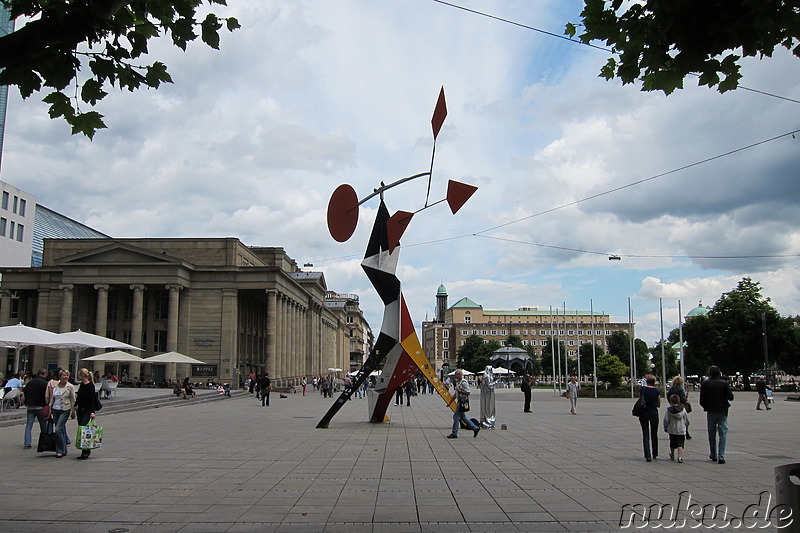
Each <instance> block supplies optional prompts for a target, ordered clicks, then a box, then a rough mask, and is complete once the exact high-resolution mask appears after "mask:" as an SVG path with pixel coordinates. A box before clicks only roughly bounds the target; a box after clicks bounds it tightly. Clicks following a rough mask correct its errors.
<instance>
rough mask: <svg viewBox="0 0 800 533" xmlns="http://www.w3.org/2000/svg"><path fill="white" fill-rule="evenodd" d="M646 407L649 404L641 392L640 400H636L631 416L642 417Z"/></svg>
mask: <svg viewBox="0 0 800 533" xmlns="http://www.w3.org/2000/svg"><path fill="white" fill-rule="evenodd" d="M646 407H647V404H646V403H645V401H644V395H643V394H642V393H641V392H640V393H639V399H638V400H636V403H635V404H633V410H631V414H632V415H633V416H642V415H643V414H644V410H645V408H646Z"/></svg>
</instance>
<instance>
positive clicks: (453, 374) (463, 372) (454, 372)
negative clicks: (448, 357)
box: [447, 370, 474, 376]
mask: <svg viewBox="0 0 800 533" xmlns="http://www.w3.org/2000/svg"><path fill="white" fill-rule="evenodd" d="M447 375H448V376H455V375H456V371H455V370H453V371H452V372H450V373H449V374H447ZM461 375H462V376H473V375H474V374H473V373H472V372H470V371H469V370H462V371H461Z"/></svg>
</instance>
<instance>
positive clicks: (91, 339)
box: [50, 329, 142, 373]
mask: <svg viewBox="0 0 800 533" xmlns="http://www.w3.org/2000/svg"><path fill="white" fill-rule="evenodd" d="M56 336H57V337H58V343H57V344H54V345H53V344H51V345H50V346H51V347H55V348H68V349H70V350H72V351H73V352H75V372H76V373H77V371H78V359H79V358H80V354H81V352H82V351H84V350H85V349H87V348H115V349H117V350H120V349H122V350H139V351H141V350H142V349H141V348H137V347H136V346H132V345H130V344H126V343H124V342H122V341H118V340H115V339H109V338H108V337H103V336H101V335H95V334H94V333H86V332H85V331H81V330H80V329H79V330H76V331H69V332H67V333H58V334H57V335H56Z"/></svg>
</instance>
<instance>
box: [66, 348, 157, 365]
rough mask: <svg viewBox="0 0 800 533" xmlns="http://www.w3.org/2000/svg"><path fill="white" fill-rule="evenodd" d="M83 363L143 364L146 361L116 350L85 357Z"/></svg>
mask: <svg viewBox="0 0 800 533" xmlns="http://www.w3.org/2000/svg"><path fill="white" fill-rule="evenodd" d="M81 361H105V362H106V363H141V362H142V361H144V359H142V358H141V357H139V356H138V355H133V354H132V353H128V352H121V351H119V350H115V351H113V352H106V353H101V354H98V355H92V356H90V357H84V358H83V359H81Z"/></svg>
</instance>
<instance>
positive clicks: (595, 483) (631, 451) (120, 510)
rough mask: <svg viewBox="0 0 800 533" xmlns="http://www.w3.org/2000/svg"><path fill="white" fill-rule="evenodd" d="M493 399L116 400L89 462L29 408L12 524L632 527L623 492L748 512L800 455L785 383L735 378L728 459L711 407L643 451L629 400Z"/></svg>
mask: <svg viewBox="0 0 800 533" xmlns="http://www.w3.org/2000/svg"><path fill="white" fill-rule="evenodd" d="M496 398H497V402H496V403H497V423H498V428H497V429H494V430H483V431H481V432H480V434H479V435H478V437H477V438H472V434H471V432H469V431H461V432H460V433H459V438H458V439H452V440H450V439H446V438H445V436H446V435H447V434H448V433H449V428H450V426H451V424H452V418H451V416H452V415H451V412H450V411H449V410H448V409H446V407H445V405H444V402H443V401H442V400H441V399H440V398H439V397H438V396H434V395H420V396H417V397H415V398H413V399H412V406H411V407H406V406H394V405H393V406H391V407H390V411H389V413H388V414H389V416H390V417H391V419H392V420H391V422H389V423H385V424H369V423H368V422H366V400H352V401H350V402H348V404H347V405H345V406H344V407H343V409H342V410H341V411H340V412H339V414H338V415H337V416H336V417H335V418H334V419H333V420H332V422H331V424H330V428H329V429H315V427H314V426H315V425H316V423H317V421H318V420H319V419H320V418H321V417H322V415H323V414H324V413H325V411H326V410H327V409H328V407H329V406H330V405H331V403H332V400H331V399H324V398H322V397H321V396H319V395H318V394H314V393H311V394H309V395H308V396H302V395H299V394H293V395H289V398H286V399H279V398H277V397H275V398H274V400H273V401H272V405H271V406H270V407H261V405H260V403H258V402H256V400H255V398H254V397H252V396H250V395H249V394H244V395H240V396H238V397H234V398H232V399H226V400H225V401H216V402H194V403H193V402H191V401H187V403H186V404H185V405H183V406H182V407H181V408H178V409H148V410H143V411H135V412H126V413H119V414H109V415H105V416H104V415H103V414H102V412H101V413H100V415H99V416H98V420H99V422H100V423H101V424H102V425H103V426H104V427H105V443H104V446H103V447H102V448H101V449H99V450H97V451H95V452H94V453H93V454H92V457H91V459H90V460H89V461H76V460H75V457H76V456H77V455H79V453H78V451H77V450H74V449H72V450H70V454H69V455H68V456H67V457H66V458H63V459H56V458H55V457H54V455H53V454H37V453H35V452H34V451H33V450H23V449H22V432H23V426H22V425H15V426H10V427H5V428H0V465H1V466H2V470H3V472H4V475H3V476H2V478H0V517H2V525H0V531H3V532H20V533H25V532H49V531H59V532H60V533H71V532H73V531H74V532H81V533H84V532H89V533H94V532H111V531H119V532H120V533H122V532H124V531H129V532H135V533H144V532H147V533H160V532H165V533H166V532H180V533H193V532H198V533H199V532H207V533H211V532H225V533H228V532H230V533H239V532H241V533H244V532H250V531H253V532H255V531H258V532H259V533H263V532H276V533H283V532H306V531H313V532H319V531H322V532H348V533H358V532H370V533H372V532H375V533H377V532H379V531H380V532H383V531H391V532H392V533H395V532H404V531H408V532H414V533H419V532H427V531H436V532H448V531H455V532H473V531H474V532H504V531H513V532H517V531H619V530H620V518H621V517H622V509H623V506H624V505H626V504H628V505H634V504H643V505H646V506H649V505H654V504H672V505H673V506H678V504H679V501H681V493H684V495H686V494H689V495H691V497H692V498H693V500H692V501H693V502H697V503H699V504H700V505H705V504H713V505H721V506H727V508H728V511H729V513H730V515H731V516H741V514H742V513H743V512H744V510H745V508H746V507H747V506H748V505H752V504H758V503H759V495H760V494H761V493H762V492H764V491H767V492H771V493H774V484H773V483H774V481H773V469H774V467H775V466H778V465H782V464H788V463H797V462H800V447H799V446H798V442H800V424H798V420H800V416H798V415H800V404H799V403H796V402H785V401H782V400H783V398H782V396H781V395H780V394H778V395H776V402H775V407H774V409H772V410H770V411H756V410H755V401H756V395H755V394H754V393H752V394H749V393H737V395H736V400H735V401H734V403H733V407H732V409H731V414H730V417H729V422H730V432H729V437H728V454H727V456H728V457H727V460H728V462H727V464H726V465H718V464H715V463H712V462H711V461H709V460H708V443H707V437H706V435H707V434H706V431H705V416H704V413H702V412H701V411H699V410H698V411H695V412H694V413H692V415H690V416H691V419H692V424H693V425H692V427H691V429H692V433H693V436H694V437H695V438H694V439H693V440H691V441H688V442H687V449H686V453H685V463H684V464H678V463H673V462H670V461H669V460H668V459H666V460H665V459H664V458H665V457H666V455H667V453H668V449H667V448H668V438H667V437H666V435H665V434H663V433H662V435H661V438H660V447H661V452H660V453H661V457H660V458H659V459H658V460H657V461H654V462H653V463H646V462H645V461H644V460H643V453H642V450H641V429H640V427H639V424H638V421H637V420H636V419H635V418H634V417H632V416H631V415H630V408H631V406H632V404H633V401H632V400H630V399H607V400H595V399H591V398H581V399H580V400H579V405H578V415H575V416H573V415H570V414H569V404H568V402H567V401H566V400H565V399H563V398H560V397H557V396H554V395H553V393H552V391H545V390H536V391H535V392H534V402H533V411H534V412H533V413H532V414H524V413H522V394H521V393H520V392H519V391H517V390H505V389H500V390H498V391H497V393H496ZM477 400H478V399H477V398H475V400H474V402H473V405H475V406H478V405H479V402H478V401H477ZM662 412H663V410H662ZM476 415H477V413H473V416H476ZM500 424H506V425H507V428H508V429H507V430H502V429H500V427H499V426H500ZM68 430H69V433H70V435H72V434H74V433H75V431H76V426H75V422H74V421H70V422H69V423H68ZM37 433H38V429H35V430H34V435H36V434H37ZM54 484H57V485H58V487H59V492H61V493H63V494H66V495H68V496H66V497H58V496H56V492H55V491H54V490H53V487H54ZM34 509H35V510H34ZM639 525H641V524H639ZM653 525H654V524H653V523H650V524H647V527H644V528H642V529H655V528H653V527H651V526H653ZM703 525H704V526H705V525H706V524H703ZM630 529H634V528H633V527H631V528H630ZM701 529H706V527H702V528H701ZM673 530H680V528H673ZM762 530H764V529H762ZM766 530H769V529H766Z"/></svg>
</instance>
